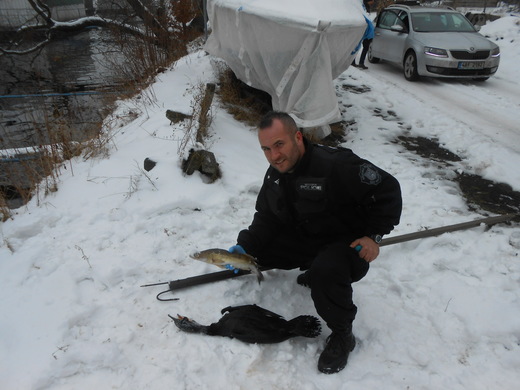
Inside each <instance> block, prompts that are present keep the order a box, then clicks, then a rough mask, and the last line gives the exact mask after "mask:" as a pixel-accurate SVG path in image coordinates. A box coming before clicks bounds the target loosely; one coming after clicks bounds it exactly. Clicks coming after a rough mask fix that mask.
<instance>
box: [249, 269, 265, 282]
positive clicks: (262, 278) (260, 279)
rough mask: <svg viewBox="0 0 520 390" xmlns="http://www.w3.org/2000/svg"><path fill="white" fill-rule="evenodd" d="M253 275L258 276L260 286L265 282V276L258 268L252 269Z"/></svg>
mask: <svg viewBox="0 0 520 390" xmlns="http://www.w3.org/2000/svg"><path fill="white" fill-rule="evenodd" d="M251 273H252V274H253V275H255V276H256V279H257V280H258V284H260V282H262V281H263V280H264V275H263V274H262V271H260V269H259V268H258V267H252V268H251Z"/></svg>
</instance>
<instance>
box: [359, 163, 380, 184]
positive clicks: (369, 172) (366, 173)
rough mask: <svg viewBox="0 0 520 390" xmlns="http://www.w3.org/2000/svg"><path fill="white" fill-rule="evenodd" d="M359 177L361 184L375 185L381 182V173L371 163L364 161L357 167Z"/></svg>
mask: <svg viewBox="0 0 520 390" xmlns="http://www.w3.org/2000/svg"><path fill="white" fill-rule="evenodd" d="M359 177H360V178H361V183H363V184H368V185H372V186H375V185H378V184H379V183H381V175H380V174H379V172H378V171H377V169H376V167H375V166H373V165H372V164H368V163H365V164H363V165H361V167H359Z"/></svg>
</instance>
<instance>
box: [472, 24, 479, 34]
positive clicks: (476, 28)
mask: <svg viewBox="0 0 520 390" xmlns="http://www.w3.org/2000/svg"><path fill="white" fill-rule="evenodd" d="M473 27H475V30H477V32H479V31H480V26H477V25H476V24H474V25H473Z"/></svg>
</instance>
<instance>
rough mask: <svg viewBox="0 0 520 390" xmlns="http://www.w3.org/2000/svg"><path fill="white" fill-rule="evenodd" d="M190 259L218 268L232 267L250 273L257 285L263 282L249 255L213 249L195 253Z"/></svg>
mask: <svg viewBox="0 0 520 390" xmlns="http://www.w3.org/2000/svg"><path fill="white" fill-rule="evenodd" d="M190 257H191V258H192V259H195V260H200V261H204V262H205V263H208V264H213V265H216V266H217V267H220V268H227V267H226V265H232V266H233V267H234V268H236V269H241V270H243V271H250V272H251V273H252V274H254V275H256V277H257V279H258V283H260V282H261V281H262V280H264V275H262V273H261V272H260V269H259V268H258V264H257V262H256V260H255V258H254V257H253V256H251V255H244V254H240V253H230V252H228V251H227V250H225V249H218V248H213V249H206V250H204V251H201V252H195V253H194V254H192V255H190Z"/></svg>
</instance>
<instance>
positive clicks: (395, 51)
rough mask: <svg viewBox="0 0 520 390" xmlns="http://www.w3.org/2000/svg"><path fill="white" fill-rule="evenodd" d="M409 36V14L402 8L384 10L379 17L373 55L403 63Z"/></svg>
mask: <svg viewBox="0 0 520 390" xmlns="http://www.w3.org/2000/svg"><path fill="white" fill-rule="evenodd" d="M407 38H408V15H407V13H406V12H404V11H402V10H398V9H396V10H393V9H388V10H383V11H382V12H381V15H380V16H379V17H378V19H377V23H376V27H375V31H374V40H373V42H372V56H374V57H377V58H381V59H383V60H387V61H392V62H398V63H401V61H402V57H403V50H404V47H405V45H406V39H407Z"/></svg>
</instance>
